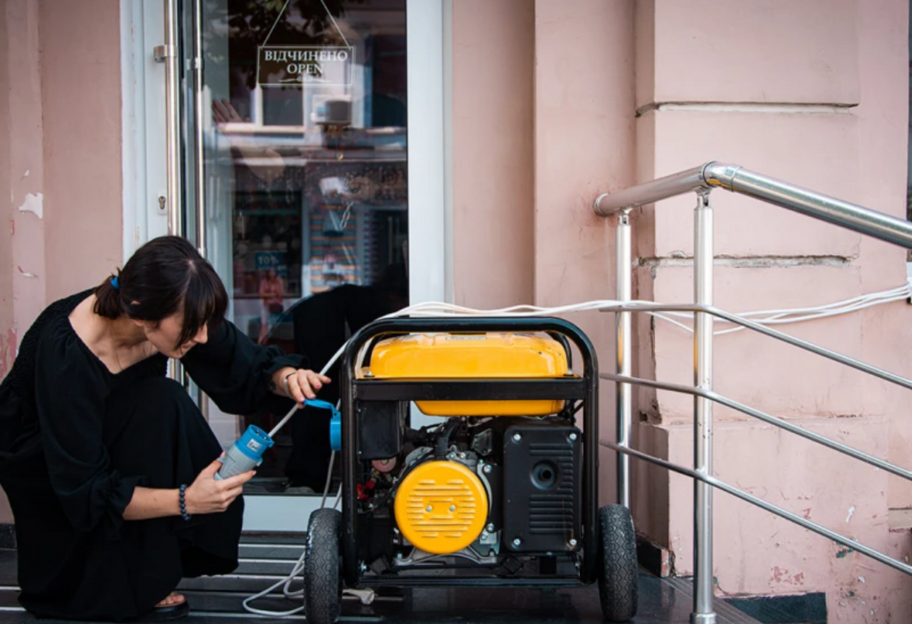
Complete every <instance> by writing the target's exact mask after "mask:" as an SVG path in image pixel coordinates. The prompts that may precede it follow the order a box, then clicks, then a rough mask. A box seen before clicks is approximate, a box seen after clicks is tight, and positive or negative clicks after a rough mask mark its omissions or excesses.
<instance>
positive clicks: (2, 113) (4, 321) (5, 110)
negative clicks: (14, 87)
mask: <svg viewBox="0 0 912 624" xmlns="http://www.w3.org/2000/svg"><path fill="white" fill-rule="evenodd" d="M0 59H5V60H0V93H8V92H9V84H10V83H9V60H8V59H9V39H8V37H7V28H6V11H5V10H2V11H0ZM9 134H10V102H9V98H8V97H0V136H5V137H8V136H9ZM11 157H12V154H11V153H10V145H9V141H5V142H4V143H3V144H2V145H0V197H11V196H12V195H11V193H12V191H11V188H12V187H11V184H10V182H11V180H10V159H11ZM12 208H13V205H12V202H9V203H8V204H6V206H5V207H4V209H3V210H2V219H0V235H2V232H3V229H6V230H7V231H9V229H10V228H12V223H13V213H12ZM12 266H13V250H12V246H11V245H9V244H8V243H7V244H3V245H0V267H2V269H0V377H3V376H4V375H6V372H7V371H8V370H9V367H10V366H12V364H13V359H14V358H15V355H16V334H15V332H14V331H13V330H12V327H13V273H12V271H11V270H10V267H12Z"/></svg>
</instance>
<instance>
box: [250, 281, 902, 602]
mask: <svg viewBox="0 0 912 624" xmlns="http://www.w3.org/2000/svg"><path fill="white" fill-rule="evenodd" d="M910 297H912V284H910V283H906V284H905V285H903V286H900V287H898V288H893V289H891V290H886V291H883V292H879V293H872V294H869V295H859V296H857V297H852V298H850V299H846V300H844V301H837V302H835V303H828V304H824V305H819V306H814V307H808V308H788V309H782V310H760V311H753V312H742V313H739V314H737V315H735V316H737V317H739V318H743V319H745V320H750V321H752V322H754V323H757V324H759V325H779V324H784V323H801V322H805V321H812V320H816V319H821V318H827V317H832V316H839V315H842V314H848V313H850V312H856V311H858V310H862V309H865V308H870V307H872V306H875V305H881V304H885V303H892V302H894V301H903V300H907V299H909V298H910ZM617 305H625V306H628V307H629V308H630V309H632V310H635V309H636V307H637V306H638V305H655V303H654V302H652V301H641V300H633V301H624V302H621V301H615V300H611V299H605V300H597V301H587V302H584V303H578V304H572V305H564V306H557V307H552V308H544V307H540V306H533V305H528V304H521V305H515V306H510V307H507V308H500V309H495V310H476V309H474V308H467V307H465V306H460V305H456V304H452V303H444V302H437V301H430V302H425V303H418V304H415V305H412V306H409V307H407V308H404V309H402V310H399V311H398V312H393V313H392V314H387V315H386V316H384V317H382V318H384V319H387V318H395V317H398V316H414V317H449V316H509V317H517V318H519V317H528V316H543V315H555V314H564V313H567V312H583V311H591V310H598V309H600V308H606V307H610V306H617ZM647 313H648V314H650V315H651V316H653V317H654V318H658V319H661V320H663V321H666V322H668V323H671V324H673V325H676V326H678V327H680V328H682V329H684V330H686V331H688V332H691V333H693V331H694V330H693V328H692V327H689V326H687V325H686V324H684V323H682V322H680V321H678V320H676V319H691V320H692V319H693V313H692V312H662V313H659V312H649V311H647ZM750 317H760V318H750ZM718 321H719V322H725V323H731V322H732V321H730V320H728V319H718ZM743 329H747V328H746V327H743V326H741V325H739V326H737V327H733V328H730V329H725V330H721V331H718V332H715V335H717V336H721V335H725V334H730V333H734V332H737V331H741V330H743ZM347 346H348V341H346V342H345V344H344V345H342V346H341V347H340V348H339V350H338V351H336V353H335V355H333V357H332V358H331V359H330V360H329V362H327V364H326V366H324V367H323V370H322V371H320V374H321V375H325V374H326V371H328V370H329V369H330V368H331V367H332V366H333V364H335V363H336V360H338V359H339V357H341V355H342V354H343V353H344V352H345V348H346V347H347ZM338 408H339V404H338V403H337V404H336V409H338ZM298 409H299V406H298V405H297V404H295V406H294V407H293V408H292V409H291V410H290V411H289V412H288V413H287V414H286V415H285V417H284V418H282V420H281V421H279V423H278V424H277V425H276V426H275V427H273V429H272V431H270V432H269V435H270V437H271V436H273V435H275V433H276V432H278V431H279V429H281V428H282V427H283V426H284V425H285V424H286V423H287V422H288V421H289V420H290V419H291V417H292V416H293V415H294V414H295V412H297V410H298ZM335 456H336V453H335V451H333V452H332V454H331V455H330V458H329V471H328V474H327V477H326V485H325V487H324V488H323V498H322V500H321V502H320V509H324V508H325V507H326V499H327V498H328V496H329V487H330V482H331V479H332V467H333V462H334V461H335ZM341 500H342V488H341V486H340V487H339V492H338V494H336V498H335V500H334V501H333V504H332V507H331V509H335V508H336V507H338V505H339V503H340V501H341ZM305 555H306V550H305V552H303V553H301V556H300V557H299V558H298V560H297V561H296V562H295V564H294V567H293V568H292V571H291V573H289V574H288V576H286V577H285V578H283V579H282V580H280V581H278V582H277V583H275V584H274V585H272V586H270V587H269V588H268V589H265V590H263V591H261V592H260V593H258V594H255V595H253V596H250V597H249V598H247V599H245V600H244V601H243V603H242V604H243V606H244V609H246V610H247V611H248V612H250V613H254V614H257V615H268V616H272V617H285V616H289V615H295V614H297V613H300V612H301V611H303V610H304V607H303V606H301V607H298V608H296V609H292V610H290V611H267V610H264V609H257V608H255V607H251V606H250V605H249V604H248V603H250V602H252V601H253V600H256V599H258V598H261V597H263V596H265V595H266V594H268V593H270V592H272V591H273V590H274V589H276V588H278V587H279V586H284V587H283V589H282V593H283V594H284V595H285V596H286V597H287V598H301V597H302V596H303V593H304V590H303V589H300V590H296V591H291V589H290V587H291V584H292V582H294V580H295V578H296V577H297V576H298V575H299V574H301V572H302V571H303V570H304V557H305Z"/></svg>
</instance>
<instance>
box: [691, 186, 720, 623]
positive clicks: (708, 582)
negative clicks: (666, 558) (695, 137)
mask: <svg viewBox="0 0 912 624" xmlns="http://www.w3.org/2000/svg"><path fill="white" fill-rule="evenodd" d="M694 299H695V301H694V302H695V303H696V304H697V305H707V306H711V305H712V304H713V212H712V207H710V205H709V193H700V194H698V195H697V207H696V210H695V211H694ZM712 373H713V317H712V315H711V314H707V313H705V312H697V313H695V315H694V386H695V387H697V388H699V389H701V390H712ZM712 406H713V404H712V401H710V400H709V399H706V398H704V397H700V396H697V397H694V469H695V470H696V471H697V472H699V473H702V474H705V475H707V476H711V475H712ZM712 495H713V494H712V486H711V485H709V484H708V483H705V482H703V481H696V480H695V481H694V611H693V613H691V615H690V621H691V624H715V621H716V614H715V613H714V612H713V557H712V537H713V532H712V514H713V506H712Z"/></svg>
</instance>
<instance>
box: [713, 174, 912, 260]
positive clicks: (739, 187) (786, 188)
mask: <svg viewBox="0 0 912 624" xmlns="http://www.w3.org/2000/svg"><path fill="white" fill-rule="evenodd" d="M703 179H704V180H705V182H706V184H707V186H709V187H719V188H723V189H725V190H727V191H731V192H733V193H739V194H741V195H747V196H749V197H753V198H754V199H759V200H761V201H764V202H766V203H768V204H774V205H776V206H780V207H782V208H786V209H788V210H791V211H793V212H798V213H801V214H803V215H807V216H809V217H813V218H815V219H819V220H821V221H826V222H827V223H833V224H835V225H839V226H842V227H844V228H848V229H850V230H854V231H856V232H860V233H862V234H866V235H868V236H873V237H874V238H878V239H880V240H883V241H886V242H889V243H893V244H895V245H899V246H900V247H906V248H912V224H910V223H909V222H908V221H905V220H903V219H897V218H896V217H892V216H890V215H888V214H885V213H883V212H878V211H876V210H871V209H870V208H865V207H864V206H859V205H857V204H853V203H850V202H847V201H843V200H841V199H837V198H835V197H830V196H829V195H824V194H823V193H818V192H816V191H812V190H810V189H806V188H802V187H800V186H795V185H794V184H789V183H787V182H783V181H781V180H777V179H775V178H770V177H768V176H765V175H761V174H759V173H754V172H753V171H748V170H746V169H744V168H742V167H739V166H737V165H726V164H722V163H715V162H712V163H709V164H707V165H706V166H705V167H704V168H703Z"/></svg>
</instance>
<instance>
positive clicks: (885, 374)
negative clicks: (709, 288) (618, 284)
mask: <svg viewBox="0 0 912 624" xmlns="http://www.w3.org/2000/svg"><path fill="white" fill-rule="evenodd" d="M628 311H629V312H705V313H707V314H712V315H713V316H717V317H719V318H721V319H725V320H726V321H729V322H731V323H734V324H735V325H740V326H741V327H744V328H746V329H750V330H753V331H755V332H758V333H761V334H764V335H766V336H769V337H770V338H775V339H776V340H781V341H782V342H785V343H788V344H790V345H793V346H796V347H798V348H799V349H804V350H805V351H810V352H811V353H816V354H817V355H820V356H822V357H825V358H827V359H830V360H833V361H834V362H839V363H840V364H844V365H846V366H848V367H850V368H854V369H855V370H859V371H861V372H863V373H867V374H869V375H872V376H874V377H878V378H880V379H883V380H884V381H889V382H890V383H893V384H896V385H897V386H902V387H903V388H906V389H907V390H912V379H906V378H905V377H900V376H899V375H897V374H895V373H891V372H890V371H886V370H884V369H882V368H877V367H876V366H871V365H870V364H866V363H865V362H862V361H861V360H856V359H855V358H850V357H849V356H847V355H842V354H841V353H837V352H836V351H831V350H830V349H826V348H824V347H819V346H817V345H815V344H814V343H812V342H808V341H806V340H801V339H800V338H795V337H794V336H789V335H788V334H785V333H783V332H780V331H776V330H775V329H770V328H769V327H766V326H765V325H761V324H760V323H755V322H754V321H749V320H747V319H746V318H744V317H742V316H738V315H737V314H732V313H731V312H726V311H725V310H720V309H719V308H717V307H715V306H707V305H698V304H693V303H686V304H661V303H656V304H650V303H630V304H625V305H615V306H605V307H602V308H599V312H615V313H618V312H628Z"/></svg>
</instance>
